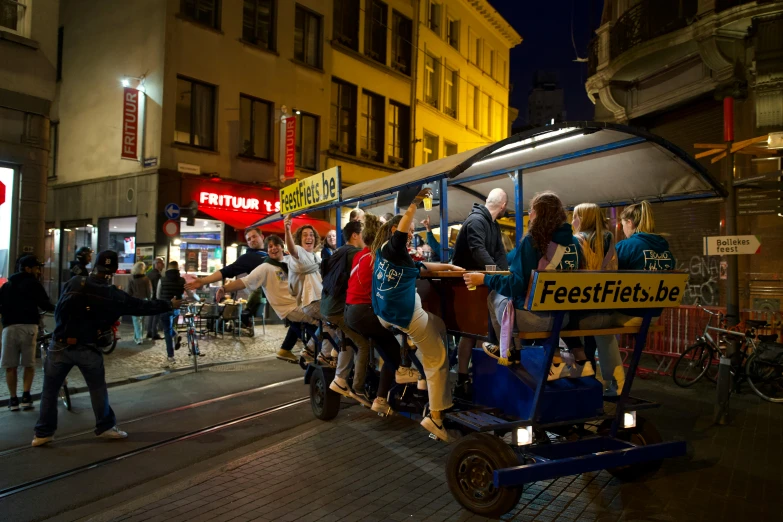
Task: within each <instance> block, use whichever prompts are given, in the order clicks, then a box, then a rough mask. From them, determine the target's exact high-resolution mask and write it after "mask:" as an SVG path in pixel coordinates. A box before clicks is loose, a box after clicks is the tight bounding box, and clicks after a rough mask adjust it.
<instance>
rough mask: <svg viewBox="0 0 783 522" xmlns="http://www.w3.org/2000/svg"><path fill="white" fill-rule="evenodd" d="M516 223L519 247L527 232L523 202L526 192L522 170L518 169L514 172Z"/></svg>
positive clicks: (516, 243)
mask: <svg viewBox="0 0 783 522" xmlns="http://www.w3.org/2000/svg"><path fill="white" fill-rule="evenodd" d="M514 178H515V179H514V211H515V216H514V223H515V225H516V230H515V235H516V241H515V242H514V244H515V245H518V244H519V242H520V241H522V236H523V235H524V232H525V212H524V210H523V209H524V208H525V204H524V202H523V198H524V192H523V188H522V170H521V169H518V170H517V171H516V172H514Z"/></svg>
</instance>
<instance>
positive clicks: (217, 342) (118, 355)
mask: <svg viewBox="0 0 783 522" xmlns="http://www.w3.org/2000/svg"><path fill="white" fill-rule="evenodd" d="M48 329H51V328H50V327H49V328H48ZM286 330H287V328H286V327H285V326H283V325H281V324H277V325H267V327H266V335H264V333H263V328H262V327H261V324H258V325H257V326H256V335H255V337H252V338H251V337H244V336H243V337H241V338H239V339H237V338H236V337H232V336H231V334H229V333H228V332H227V333H226V335H225V336H224V337H223V338H221V336H220V335H218V336H217V337H215V336H214V335H208V336H204V337H203V338H201V339H200V340H199V350H200V351H201V353H203V354H204V356H203V357H201V358H200V359H199V365H207V364H220V363H226V362H237V361H247V360H252V359H257V358H259V357H263V356H268V355H271V354H274V353H275V352H276V351H277V350H278V348H280V344H281V343H282V341H283V338H284V337H285V333H286ZM120 335H121V337H122V339H121V340H120V342H119V343H117V348H116V349H115V350H114V351H113V352H112V353H110V354H109V355H105V356H104V358H103V360H104V364H105V367H106V382H108V383H109V385H111V384H113V383H115V384H116V383H124V382H128V381H129V380H133V379H135V378H144V377H148V376H151V375H156V374H160V373H164V372H168V371H169V370H168V369H166V368H163V364H164V362H165V360H166V343H165V341H163V340H162V339H161V340H159V341H154V342H152V341H147V340H145V341H144V343H143V344H142V345H140V346H137V345H136V344H135V343H134V342H133V328H132V326H131V325H129V324H124V323H123V324H122V325H120ZM243 335H244V331H243ZM183 339H184V334H183ZM175 357H176V359H177V366H176V367H175V368H174V370H175V371H176V370H178V369H186V368H189V367H191V366H192V365H193V363H192V362H191V361H190V358H189V357H188V355H187V348H186V347H185V346H184V342H183V347H182V348H181V349H180V350H179V351H178V352H176V354H175ZM38 362H39V363H40V359H38ZM42 386H43V371H42V370H41V368H40V366H39V367H38V368H37V371H36V373H35V379H34V381H33V388H32V393H33V396H36V395H37V394H40V393H41V389H42ZM68 386H69V387H71V388H77V389H78V390H82V389H86V384H85V383H84V379H83V378H82V374H81V373H80V372H79V370H78V369H73V370H72V371H71V373H70V374H69V375H68ZM19 387H20V389H19V392H20V393H21V369H20V383H19ZM8 397H9V394H8V388H7V387H6V386H5V385H2V386H0V401H4V400H7V399H8Z"/></svg>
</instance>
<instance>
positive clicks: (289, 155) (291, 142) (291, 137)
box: [285, 116, 296, 178]
mask: <svg viewBox="0 0 783 522" xmlns="http://www.w3.org/2000/svg"><path fill="white" fill-rule="evenodd" d="M285 177H286V178H295V177H296V116H291V117H289V118H286V120H285Z"/></svg>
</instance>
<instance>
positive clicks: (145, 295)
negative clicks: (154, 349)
mask: <svg viewBox="0 0 783 522" xmlns="http://www.w3.org/2000/svg"><path fill="white" fill-rule="evenodd" d="M131 276H132V278H131V281H130V283H128V295H129V296H131V297H135V298H136V299H142V300H144V301H147V300H149V299H151V298H152V283H150V280H149V278H148V277H147V276H146V275H144V263H142V262H141V261H139V262H138V263H136V264H135V265H133V268H131ZM143 339H144V317H143V316H140V315H134V316H133V342H135V343H136V344H141V343H142V340H143Z"/></svg>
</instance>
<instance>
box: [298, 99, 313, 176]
mask: <svg viewBox="0 0 783 522" xmlns="http://www.w3.org/2000/svg"><path fill="white" fill-rule="evenodd" d="M296 166H297V167H300V168H304V169H310V170H318V117H317V116H313V115H312V114H306V113H304V112H301V111H300V113H299V114H297V115H296Z"/></svg>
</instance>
